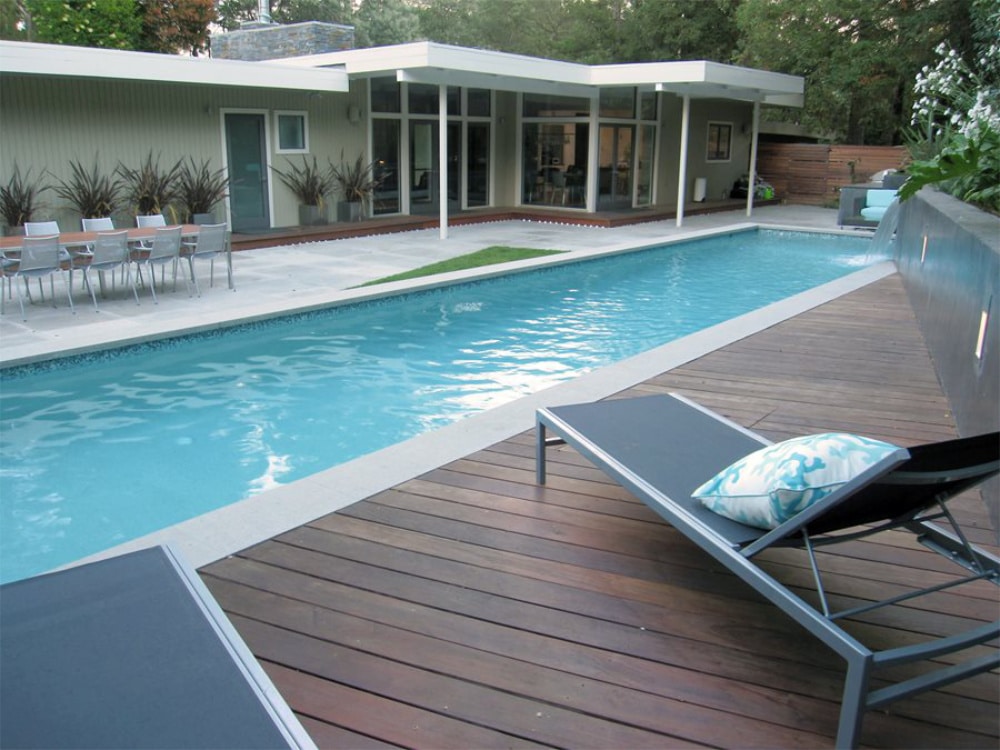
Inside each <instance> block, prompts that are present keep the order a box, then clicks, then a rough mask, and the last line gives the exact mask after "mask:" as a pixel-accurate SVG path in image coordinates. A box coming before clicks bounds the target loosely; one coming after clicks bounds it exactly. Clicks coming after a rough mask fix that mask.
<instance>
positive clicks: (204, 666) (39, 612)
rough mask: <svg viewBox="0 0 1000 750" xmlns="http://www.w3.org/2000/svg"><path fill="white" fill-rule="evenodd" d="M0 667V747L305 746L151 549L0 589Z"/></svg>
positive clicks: (240, 654)
mask: <svg viewBox="0 0 1000 750" xmlns="http://www.w3.org/2000/svg"><path fill="white" fill-rule="evenodd" d="M0 674H2V679H0V747H4V748H8V747H9V748H14V747H16V748H102V749H103V748H185V750H194V749H195V748H215V749H216V750H223V749H224V748H239V749H240V750H250V749H251V748H297V747H307V748H314V747H315V745H314V744H313V742H312V740H311V739H310V738H309V736H308V735H307V734H306V733H305V731H304V730H303V729H302V726H301V725H300V724H299V722H298V720H297V719H296V718H295V716H294V714H292V712H291V710H290V709H289V708H288V706H287V705H286V704H285V702H284V701H283V700H282V698H281V696H280V695H279V694H278V692H277V690H276V689H275V688H274V685H272V684H271V681H270V680H269V679H268V678H267V675H266V674H264V672H263V670H262V669H261V668H260V666H259V665H258V664H257V662H256V661H255V660H254V658H253V656H252V655H251V654H250V651H249V650H248V649H247V647H246V645H245V644H244V643H243V641H242V640H241V639H240V638H239V636H238V635H237V633H236V631H235V630H234V629H233V627H232V625H231V624H230V623H229V621H228V620H227V619H226V616H225V615H224V614H223V612H222V610H221V609H219V606H218V604H217V603H216V602H215V600H214V599H213V598H212V596H211V594H210V593H209V592H208V589H207V588H205V586H204V584H202V582H201V580H200V579H199V578H198V576H197V574H196V573H195V572H194V571H192V570H191V569H190V568H187V567H186V566H184V565H182V564H181V563H180V562H179V561H178V560H177V558H176V557H175V556H174V555H173V554H172V552H171V551H170V550H169V549H166V548H163V547H154V548H151V549H146V550H141V551H139V552H134V553H131V554H127V555H122V556H120V557H115V558H111V559H108V560H103V561H100V562H96V563H91V564H89V565H82V566H80V567H76V568H71V569H68V570H64V571H61V572H58V573H52V574H49V575H43V576H38V577H36V578H29V579H26V580H23V581H16V582H14V583H8V584H6V585H4V586H2V587H0Z"/></svg>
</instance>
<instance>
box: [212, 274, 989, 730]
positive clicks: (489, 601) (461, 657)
mask: <svg viewBox="0 0 1000 750" xmlns="http://www.w3.org/2000/svg"><path fill="white" fill-rule="evenodd" d="M664 391H679V392H682V393H684V394H686V395H688V396H691V397H693V398H694V399H696V400H698V401H700V402H701V403H703V404H705V405H707V406H709V407H711V408H713V409H716V410H718V411H720V412H722V413H723V414H725V415H727V416H729V417H730V418H732V419H734V420H735V421H737V422H740V423H742V424H744V425H746V426H748V427H751V428H753V429H755V430H757V431H759V432H761V433H763V434H765V435H767V436H768V437H771V438H773V439H782V438H785V437H789V436H792V435H796V434H803V433H809V432H818V431H825V430H831V429H833V430H850V431H856V432H862V433H864V434H868V435H871V436H873V437H877V438H883V439H888V440H892V441H896V442H898V443H900V444H904V445H908V444H913V443H918V442H923V441H927V440H935V439H944V438H947V437H950V436H953V435H954V434H955V426H954V423H953V421H952V419H951V416H950V411H949V406H948V401H947V399H946V397H945V396H944V395H943V393H942V391H941V387H940V385H939V383H938V380H937V378H936V375H935V373H934V368H933V365H932V363H931V360H930V357H929V355H928V353H927V350H926V348H925V346H924V342H923V339H922V337H921V335H920V333H919V330H918V328H917V325H916V322H915V320H914V317H913V314H912V310H911V308H910V305H909V304H908V302H907V300H906V295H905V292H904V291H903V288H902V283H901V281H900V279H899V277H898V276H895V275H894V276H890V277H888V278H887V279H884V280H882V281H879V282H876V283H875V284H872V285H870V286H868V287H865V288H864V289H861V290H859V291H857V292H854V293H852V294H849V295H847V296H845V297H842V298H840V299H837V300H835V301H833V302H830V303H828V304H825V305H823V306H821V307H819V308H816V309H815V310H813V311H811V312H808V313H806V314H803V315H800V316H798V317H796V318H793V319H791V320H788V321H786V322H784V323H781V324H779V325H777V326H775V327H773V328H771V329H769V330H766V331H764V332H762V333H759V334H756V335H753V336H751V337H749V338H747V339H744V340H742V341H739V342H737V343H735V344H732V345H730V346H727V347H725V348H723V349H720V350H718V351H715V352H713V353H711V354H709V355H707V356H704V357H701V358H700V359H697V360H695V361H692V362H690V363H689V364H687V365H684V366H682V367H679V368H677V369H675V370H672V371H669V372H665V373H663V374H662V375H660V376H658V377H655V378H653V379H651V380H649V381H647V382H645V383H642V384H641V385H639V386H637V387H635V388H633V389H630V391H629V392H630V393H636V394H638V393H650V392H664ZM533 452H534V443H533V434H531V433H524V434H521V435H518V436H516V437H515V438H513V439H510V440H506V441H503V442H501V443H498V444H496V445H493V446H491V447H490V448H488V449H487V450H483V451H480V452H477V453H474V454H472V455H469V456H467V457H465V458H463V459H461V460H458V461H455V462H453V463H450V464H448V465H445V466H441V467H440V468H438V469H435V470H433V471H430V472H428V473H427V474H425V475H423V476H419V477H416V478H414V479H412V480H410V481H407V482H404V483H403V484H400V485H398V486H396V487H393V488H392V489H390V490H388V491H385V492H382V493H380V494H378V495H376V496H374V497H371V498H368V499H366V500H364V501H362V502H359V503H357V504H355V505H352V506H349V507H348V508H346V509H344V510H342V511H340V512H337V513H334V514H331V515H329V516H326V517H324V518H320V519H318V520H316V521H315V522H313V523H311V524H309V525H307V526H304V527H301V528H298V529H295V530H293V531H290V532H288V533H285V534H283V535H281V536H280V537H278V538H276V539H273V540H270V541H267V542H265V543H262V544H259V545H257V546H255V547H253V548H251V549H248V550H245V551H243V552H241V553H238V554H236V555H233V556H232V557H229V558H227V559H224V560H221V561H219V562H216V563H213V564H211V565H209V566H207V567H205V568H203V569H202V570H201V574H202V577H203V579H204V580H205V582H206V584H207V585H208V588H209V589H210V590H211V591H212V593H213V594H214V595H215V597H216V598H217V599H218V601H219V603H220V604H221V606H222V607H223V609H224V610H225V611H226V613H227V614H228V616H229V617H230V618H231V620H232V621H233V623H234V625H235V626H236V629H237V630H238V631H239V632H240V634H241V635H242V637H243V638H244V639H245V640H246V642H247V644H248V645H249V647H250V649H251V650H252V651H253V653H254V654H255V656H256V657H257V658H258V659H259V660H260V662H261V664H262V665H263V667H264V669H265V670H266V671H267V673H268V674H269V675H270V677H271V678H272V680H273V681H274V683H275V684H276V686H277V687H278V689H279V691H280V692H281V693H282V695H283V696H284V698H285V700H286V701H287V702H288V704H289V705H290V706H291V707H292V709H293V710H294V711H295V712H296V714H297V715H298V716H299V717H300V719H301V721H302V723H303V725H304V726H305V728H306V729H307V730H308V731H309V733H310V734H311V735H312V737H313V738H314V740H315V742H316V744H317V745H319V746H320V747H331V748H335V747H340V748H385V747H416V748H462V749H467V748H493V747H564V748H679V747H695V746H697V747H723V748H735V747H739V748H793V747H794V748H804V747H831V746H832V745H833V737H834V734H835V732H836V726H837V717H838V711H839V697H840V689H841V684H842V678H843V670H842V665H841V663H840V662H839V660H838V659H837V658H836V657H835V656H833V654H832V653H831V652H829V651H828V650H827V649H826V648H825V647H823V646H822V645H821V644H820V643H819V642H818V641H816V640H815V639H813V638H812V637H811V636H809V635H808V634H806V633H805V631H803V630H801V629H800V628H798V627H797V626H796V625H794V624H793V623H791V621H789V620H788V618H786V617H785V616H783V615H782V614H780V613H779V612H778V611H777V610H776V609H775V608H774V607H772V606H770V605H768V604H766V603H764V602H763V601H762V600H761V599H759V598H758V597H756V596H755V595H753V594H752V593H751V591H750V590H749V589H748V587H746V586H745V585H743V584H742V583H740V582H739V581H738V580H737V579H736V578H735V577H733V576H732V575H730V574H728V573H727V572H725V571H724V570H721V569H720V568H719V567H718V566H716V565H715V564H713V562H712V560H711V559H710V558H708V557H707V556H706V555H705V554H703V553H702V552H700V551H699V550H698V549H697V548H696V547H694V545H692V544H691V543H689V542H688V541H687V540H685V539H684V538H682V537H681V536H680V535H679V534H677V533H676V532H675V531H674V530H673V529H671V528H670V527H669V526H668V525H667V524H665V523H663V522H662V521H660V520H659V518H658V517H657V516H655V515H654V514H653V513H652V512H651V511H649V510H648V509H647V508H646V507H645V506H644V505H643V504H642V503H640V502H638V501H637V500H635V499H634V498H632V497H631V496H630V495H629V494H628V493H627V492H625V491H624V490H623V489H621V488H620V487H619V486H617V485H615V484H613V483H611V482H610V481H608V480H607V479H606V478H605V477H604V475H603V474H602V473H601V472H599V471H598V470H596V469H595V468H593V467H592V466H591V465H590V464H589V463H588V462H587V461H586V460H584V459H583V458H581V457H580V456H579V455H577V454H575V453H574V452H573V451H571V450H570V449H567V448H562V449H559V450H553V452H552V458H551V459H550V462H549V484H547V485H546V486H545V487H544V488H542V487H539V486H537V485H536V484H535V476H534V453H533ZM958 506H959V515H960V519H961V522H962V523H963V526H964V527H965V529H966V530H967V531H968V533H969V535H970V537H972V540H973V541H974V542H976V543H979V544H982V545H989V544H990V541H991V539H993V533H992V531H991V530H990V528H989V521H988V519H987V516H986V513H985V510H983V509H982V504H981V502H980V501H979V498H978V495H973V494H970V495H969V496H967V497H965V498H961V499H960V501H959V503H958ZM882 536H883V537H884V538H882V539H878V540H877V541H865V542H854V543H851V544H846V545H838V547H840V549H838V550H837V551H836V552H834V553H827V554H824V555H823V558H824V562H825V567H826V568H827V569H828V570H829V571H830V578H829V580H828V581H827V582H828V584H829V586H830V588H831V589H832V591H833V592H834V595H835V597H836V598H837V599H838V600H841V601H845V600H846V601H850V600H866V599H869V598H871V596H872V594H873V593H875V592H878V593H879V594H880V595H881V594H884V592H886V591H887V590H892V591H896V590H899V589H901V588H902V587H905V586H906V585H907V584H908V583H910V582H913V581H921V582H924V581H927V580H929V579H936V578H938V577H940V575H941V573H942V572H946V571H948V570H949V567H950V566H949V564H948V563H947V561H945V560H943V559H942V558H940V557H939V556H938V555H936V554H934V553H931V552H928V551H926V550H924V549H922V548H921V547H919V546H918V545H915V544H914V543H913V542H912V540H911V539H909V538H908V537H906V536H905V535H902V534H898V533H890V534H885V535H882ZM767 560H768V565H769V566H770V569H771V570H772V572H773V573H774V574H775V575H776V577H778V578H779V579H781V580H784V581H786V582H788V583H789V584H790V585H791V586H793V587H796V588H798V587H802V588H807V587H808V586H809V580H808V575H809V574H808V570H807V567H806V563H805V560H804V558H803V557H802V556H801V555H800V553H798V552H795V551H775V552H772V553H770V554H769V556H768V557H767ZM889 560H891V561H898V562H901V563H902V566H890V565H886V564H885V562H886V561H889ZM997 592H998V590H997V587H995V586H993V585H991V584H987V583H983V584H982V585H981V586H978V585H977V586H975V587H971V588H969V589H968V590H967V591H966V592H965V593H962V594H956V593H939V594H935V595H933V596H930V597H927V598H925V599H924V600H922V601H921V600H918V601H917V602H912V603H910V604H909V605H906V606H898V607H895V608H892V609H890V610H889V611H885V612H882V613H881V614H870V615H868V616H865V617H864V618H861V619H859V620H858V621H856V622H854V623H853V624H852V627H853V628H855V629H856V630H857V631H858V632H859V633H863V634H864V635H865V637H866V639H868V640H870V641H873V642H877V643H879V644H900V643H903V642H908V641H910V640H911V639H913V638H914V637H915V634H917V633H935V634H938V633H940V634H944V633H948V632H951V631H953V630H956V629H958V626H962V625H965V624H967V623H968V621H987V620H992V619H994V618H995V617H996V616H997V609H998V593H997ZM995 647H996V646H995V645H992V646H984V647H982V648H983V649H987V648H995ZM998 682H1000V680H998V677H997V675H996V673H991V674H985V675H980V676H978V677H975V678H973V679H970V680H967V681H965V682H962V683H958V684H957V685H953V686H951V687H948V688H945V689H943V690H940V691H936V692H932V693H928V694H925V695H923V696H919V697H917V698H913V699H910V700H907V701H904V702H901V703H897V704H894V705H892V706H890V707H889V709H888V710H887V711H878V712H870V713H869V714H867V715H866V718H865V723H864V732H863V735H862V743H863V746H867V747H886V748H972V747H976V748H979V747H983V748H987V747H988V748H996V747H997V745H998V742H1000V700H998V693H1000V690H998Z"/></svg>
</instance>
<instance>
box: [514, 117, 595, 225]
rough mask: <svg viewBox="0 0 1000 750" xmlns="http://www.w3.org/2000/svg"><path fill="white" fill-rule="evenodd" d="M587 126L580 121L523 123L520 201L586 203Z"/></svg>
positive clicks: (580, 205) (573, 204)
mask: <svg viewBox="0 0 1000 750" xmlns="http://www.w3.org/2000/svg"><path fill="white" fill-rule="evenodd" d="M589 130H590V128H589V126H588V125H587V123H583V122H575V123H574V122H566V123H548V122H532V123H525V125H524V131H523V138H524V162H523V164H522V173H523V176H524V183H523V184H522V186H521V202H522V203H526V204H532V203H534V204H549V205H559V206H566V207H575V208H583V207H585V206H586V203H587V147H588V141H589V139H588V135H587V134H588V133H589Z"/></svg>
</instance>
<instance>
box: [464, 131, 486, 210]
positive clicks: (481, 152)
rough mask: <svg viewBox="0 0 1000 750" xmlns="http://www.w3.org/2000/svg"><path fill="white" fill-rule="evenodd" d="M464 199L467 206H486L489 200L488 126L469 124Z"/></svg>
mask: <svg viewBox="0 0 1000 750" xmlns="http://www.w3.org/2000/svg"><path fill="white" fill-rule="evenodd" d="M468 136H469V162H468V166H467V168H466V169H467V172H466V186H467V187H466V199H467V201H468V205H469V206H486V205H488V204H489V200H490V125H489V123H487V122H470V123H469V125H468Z"/></svg>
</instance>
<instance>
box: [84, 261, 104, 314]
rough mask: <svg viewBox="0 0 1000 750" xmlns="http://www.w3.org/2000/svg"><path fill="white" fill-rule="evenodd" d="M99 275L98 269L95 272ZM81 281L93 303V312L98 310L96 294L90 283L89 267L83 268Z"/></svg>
mask: <svg viewBox="0 0 1000 750" xmlns="http://www.w3.org/2000/svg"><path fill="white" fill-rule="evenodd" d="M97 273H98V275H100V273H101V272H100V271H98V272H97ZM83 282H84V286H86V287H87V289H88V290H89V291H90V299H91V301H92V302H93V303H94V312H100V310H98V309H97V294H96V293H95V292H94V285H93V284H91V283H90V269H86V268H85V269H84V271H83Z"/></svg>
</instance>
